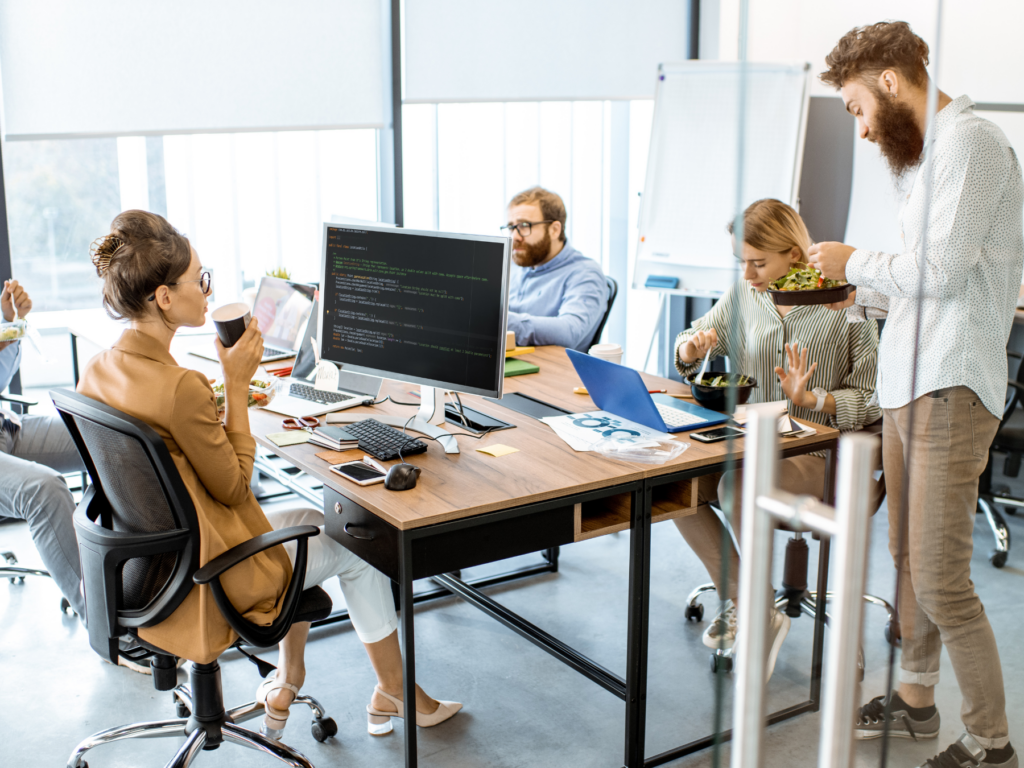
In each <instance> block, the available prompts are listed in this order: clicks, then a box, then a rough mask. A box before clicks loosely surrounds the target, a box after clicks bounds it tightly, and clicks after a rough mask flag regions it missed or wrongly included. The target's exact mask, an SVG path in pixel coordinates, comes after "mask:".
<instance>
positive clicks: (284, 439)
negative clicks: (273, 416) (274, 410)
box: [267, 429, 309, 448]
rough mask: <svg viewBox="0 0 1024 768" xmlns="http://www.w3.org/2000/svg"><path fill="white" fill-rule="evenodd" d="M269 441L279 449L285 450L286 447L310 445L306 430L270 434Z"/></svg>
mask: <svg viewBox="0 0 1024 768" xmlns="http://www.w3.org/2000/svg"><path fill="white" fill-rule="evenodd" d="M267 440H269V441H270V442H272V443H273V444H274V445H276V446H277V447H278V448H284V447H285V446H286V445H298V444H299V443H308V442H309V432H307V431H306V430H304V429H293V430H288V431H287V432H270V433H269V434H268V435H267Z"/></svg>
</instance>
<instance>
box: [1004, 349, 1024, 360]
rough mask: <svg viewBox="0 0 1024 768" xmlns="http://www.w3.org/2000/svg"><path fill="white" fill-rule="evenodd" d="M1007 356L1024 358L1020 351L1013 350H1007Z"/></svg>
mask: <svg viewBox="0 0 1024 768" xmlns="http://www.w3.org/2000/svg"><path fill="white" fill-rule="evenodd" d="M1006 356H1007V357H1016V358H1017V359H1018V360H1020V359H1022V358H1024V355H1022V354H1021V353H1020V352H1011V351H1010V350H1006Z"/></svg>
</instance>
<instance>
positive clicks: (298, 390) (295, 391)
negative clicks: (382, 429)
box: [288, 384, 383, 426]
mask: <svg viewBox="0 0 1024 768" xmlns="http://www.w3.org/2000/svg"><path fill="white" fill-rule="evenodd" d="M288 393H289V394H290V395H291V396H292V397H298V398H301V399H303V400H309V401H310V402H311V403H319V404H320V405H335V404H337V403H344V402H346V401H348V400H359V399H361V398H358V397H353V396H352V395H349V394H346V393H344V392H325V391H324V390H322V389H317V388H316V387H311V386H309V385H308V384H292V385H291V389H289V390H288ZM382 426H383V425H382Z"/></svg>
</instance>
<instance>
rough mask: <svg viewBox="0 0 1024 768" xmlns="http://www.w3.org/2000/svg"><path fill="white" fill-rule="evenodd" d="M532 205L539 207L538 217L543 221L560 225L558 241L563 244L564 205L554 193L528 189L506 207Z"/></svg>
mask: <svg viewBox="0 0 1024 768" xmlns="http://www.w3.org/2000/svg"><path fill="white" fill-rule="evenodd" d="M534 203H536V204H537V205H538V206H540V215H541V216H543V217H544V220H545V221H557V222H559V223H560V224H561V225H562V232H561V235H560V236H559V238H558V239H559V240H561V241H562V242H563V243H564V242H565V203H563V202H562V198H561V197H559V196H558V195H556V194H555V193H554V192H550V191H548V190H546V189H544V187H530V188H529V189H524V190H523V191H522V192H520V193H519V194H518V195H516V196H515V197H513V198H512V200H511V201H510V202H509V204H508V207H509V208H511V207H512V206H513V205H533V204H534Z"/></svg>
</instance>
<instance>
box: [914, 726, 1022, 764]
mask: <svg viewBox="0 0 1024 768" xmlns="http://www.w3.org/2000/svg"><path fill="white" fill-rule="evenodd" d="M917 768H1018V762H1017V753H1016V752H1015V751H1014V749H1013V747H1011V746H1010V745H1009V744H1007V745H1006V746H1005V747H1003V748H1002V749H989V750H986V749H985V748H984V747H983V746H981V745H980V744H979V743H978V742H977V741H976V740H975V738H974V737H973V736H971V734H969V733H965V734H964V735H963V736H961V737H960V740H959V741H957V742H955V743H953V744H950V745H949V746H948V747H946V749H945V750H943V751H942V752H940V753H939V754H937V755H936V756H935V757H933V758H931V759H930V760H925V761H924V762H923V763H921V765H919V766H918V767H917Z"/></svg>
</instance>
